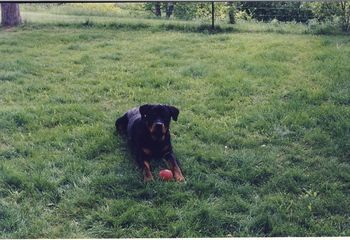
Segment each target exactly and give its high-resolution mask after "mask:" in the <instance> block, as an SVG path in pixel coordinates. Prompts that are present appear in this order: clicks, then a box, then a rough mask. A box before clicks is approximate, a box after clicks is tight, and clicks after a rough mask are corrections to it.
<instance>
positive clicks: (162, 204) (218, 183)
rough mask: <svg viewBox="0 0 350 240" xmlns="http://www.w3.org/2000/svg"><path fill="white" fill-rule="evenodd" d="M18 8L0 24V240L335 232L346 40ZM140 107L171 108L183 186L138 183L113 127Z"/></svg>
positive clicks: (346, 122) (340, 207)
mask: <svg viewBox="0 0 350 240" xmlns="http://www.w3.org/2000/svg"><path fill="white" fill-rule="evenodd" d="M26 16H28V18H29V17H32V18H31V19H32V20H31V21H29V22H27V25H25V26H23V27H19V28H15V29H0V53H1V55H0V56H1V57H0V58H1V60H0V92H1V94H0V129H1V132H0V237H1V238H43V237H46V238H76V237H81V238H84V237H213V236H216V237H225V236H329V235H334V236H344V235H350V202H349V197H350V165H349V164H350V162H349V159H350V106H349V105H350V96H349V95H350V65H349V62H350V38H349V37H348V36H339V35H338V36H337V35H334V36H322V35H318V36H316V35H311V34H302V33H301V32H300V31H295V32H293V31H289V32H288V31H286V32H285V33H284V34H282V33H281V31H277V32H274V31H269V29H266V31H258V30H256V31H252V32H250V31H248V30H247V31H245V30H244V28H242V29H240V30H239V31H232V32H226V33H218V34H208V33H205V32H204V33H201V32H195V31H194V32H193V31H192V32H191V31H187V32H186V31H178V30H176V29H175V30H169V29H168V30H165V29H163V28H160V27H159V28H158V27H154V26H155V25H156V24H157V23H155V22H156V20H149V22H148V23H147V24H148V25H147V26H148V27H147V26H146V27H145V25H142V24H141V21H142V20H125V19H121V20H120V21H128V22H127V23H125V22H124V25H123V27H120V25H108V26H106V25H103V24H91V23H90V24H86V22H85V24H84V23H83V24H80V23H75V22H74V21H73V22H74V23H72V24H70V21H68V22H65V23H62V24H51V23H48V24H45V23H44V20H43V19H42V18H41V17H40V16H39V17H37V18H35V13H27V15H26V13H24V17H26ZM37 16H38V15H37ZM28 18H27V19H28ZM48 18H50V16H49V17H48ZM25 19H26V18H25ZM66 20H67V19H66ZM108 21H112V19H109V20H108ZM113 21H115V23H118V19H115V18H114V20H113ZM94 22H97V20H96V21H94ZM130 22H132V23H130ZM159 23H160V22H159ZM128 24H129V25H130V26H139V27H130V28H128V27H127V26H128ZM176 24H179V23H176ZM176 24H174V26H176ZM260 25H262V24H260ZM260 25H259V24H257V25H256V26H255V28H256V29H258V28H259V26H260ZM118 26H119V27H118ZM149 26H150V27H149ZM287 27H288V26H287ZM281 28H283V26H282V27H281ZM282 32H283V31H282ZM143 103H167V104H171V105H174V106H176V107H178V108H179V109H180V115H179V120H178V121H177V122H173V123H172V125H171V127H172V129H171V130H172V137H173V145H174V150H175V153H176V155H177V157H178V159H179V160H180V161H181V162H182V168H183V172H184V175H185V177H186V183H183V184H179V183H175V182H161V181H160V180H159V179H156V181H154V182H152V183H148V184H144V183H143V178H142V176H141V174H140V173H139V172H138V171H137V169H136V167H135V166H134V165H133V163H132V161H131V156H130V154H129V152H128V150H127V147H126V143H125V141H124V140H123V139H121V138H120V137H119V136H117V135H116V134H115V130H114V122H115V119H116V117H118V116H121V114H123V113H124V112H125V111H126V110H128V109H129V108H132V107H134V106H137V105H140V104H143ZM158 170H159V168H157V167H155V168H154V172H157V171H158Z"/></svg>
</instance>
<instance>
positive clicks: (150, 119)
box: [115, 104, 185, 182]
mask: <svg viewBox="0 0 350 240" xmlns="http://www.w3.org/2000/svg"><path fill="white" fill-rule="evenodd" d="M178 116H179V110H178V109H177V108H176V107H174V106H169V105H162V104H156V105H153V104H145V105H142V106H140V107H136V108H133V109H130V110H129V111H127V112H126V113H125V114H124V115H123V116H122V117H120V118H118V119H117V120H116V122H115V127H116V129H117V132H119V134H120V135H123V136H126V138H127V141H128V143H129V145H130V148H131V151H132V153H133V154H134V155H135V158H136V163H137V165H138V166H139V167H140V169H141V170H142V171H143V174H144V181H145V182H148V181H151V180H153V176H152V172H151V167H150V160H151V159H161V158H163V159H165V160H167V161H168V162H169V163H170V166H171V171H172V172H173V175H174V177H175V180H176V181H178V182H183V181H184V180H185V178H184V176H183V175H182V171H181V169H180V167H179V161H178V160H177V159H176V157H175V154H174V152H173V149H172V145H171V141H170V131H169V127H170V121H171V119H173V120H174V121H177V118H178Z"/></svg>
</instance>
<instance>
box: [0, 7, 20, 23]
mask: <svg viewBox="0 0 350 240" xmlns="http://www.w3.org/2000/svg"><path fill="white" fill-rule="evenodd" d="M21 23H22V19H21V14H20V12H19V5H18V3H1V24H2V26H4V27H14V26H17V25H19V24H21Z"/></svg>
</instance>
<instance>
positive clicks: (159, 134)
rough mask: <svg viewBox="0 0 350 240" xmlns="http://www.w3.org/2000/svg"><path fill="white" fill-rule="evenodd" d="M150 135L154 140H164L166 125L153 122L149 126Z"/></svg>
mask: <svg viewBox="0 0 350 240" xmlns="http://www.w3.org/2000/svg"><path fill="white" fill-rule="evenodd" d="M149 131H150V133H151V136H152V138H153V139H155V140H164V138H165V134H166V132H167V127H166V126H165V125H164V123H162V122H155V123H152V124H151V125H150V126H149Z"/></svg>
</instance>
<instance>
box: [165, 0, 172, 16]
mask: <svg viewBox="0 0 350 240" xmlns="http://www.w3.org/2000/svg"><path fill="white" fill-rule="evenodd" d="M173 11H174V3H173V2H168V3H167V7H166V17H167V18H170V16H171V14H173Z"/></svg>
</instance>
